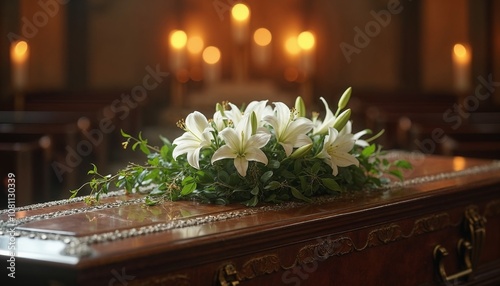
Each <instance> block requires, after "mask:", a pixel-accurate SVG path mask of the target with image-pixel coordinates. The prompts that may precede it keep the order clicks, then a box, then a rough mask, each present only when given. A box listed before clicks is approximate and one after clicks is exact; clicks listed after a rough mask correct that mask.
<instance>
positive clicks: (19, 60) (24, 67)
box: [10, 41, 29, 92]
mask: <svg viewBox="0 0 500 286" xmlns="http://www.w3.org/2000/svg"><path fill="white" fill-rule="evenodd" d="M28 58H29V46H28V43H26V42H25V41H17V42H13V43H12V44H11V47H10V59H11V62H12V86H13V88H14V90H16V91H21V92H22V91H23V90H24V89H25V88H26V85H27V81H28Z"/></svg>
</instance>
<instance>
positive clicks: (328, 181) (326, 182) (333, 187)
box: [321, 178, 342, 192]
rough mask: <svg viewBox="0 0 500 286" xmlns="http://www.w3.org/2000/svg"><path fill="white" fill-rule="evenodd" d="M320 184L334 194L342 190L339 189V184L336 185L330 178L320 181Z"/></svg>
mask: <svg viewBox="0 0 500 286" xmlns="http://www.w3.org/2000/svg"><path fill="white" fill-rule="evenodd" d="M321 183H323V185H324V186H325V187H327V188H328V189H329V190H332V191H335V192H340V191H342V188H341V187H340V185H339V183H337V181H335V180H334V179H332V178H323V179H321Z"/></svg>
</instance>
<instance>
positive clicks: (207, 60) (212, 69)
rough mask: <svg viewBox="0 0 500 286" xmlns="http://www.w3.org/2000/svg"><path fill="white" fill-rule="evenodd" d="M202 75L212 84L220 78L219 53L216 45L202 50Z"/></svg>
mask: <svg viewBox="0 0 500 286" xmlns="http://www.w3.org/2000/svg"><path fill="white" fill-rule="evenodd" d="M202 56H203V77H204V79H205V80H206V82H207V83H209V84H213V83H215V82H217V81H219V79H220V73H221V71H220V65H221V53H220V50H219V49H218V48H217V47H214V46H209V47H206V48H205V50H203V55H202Z"/></svg>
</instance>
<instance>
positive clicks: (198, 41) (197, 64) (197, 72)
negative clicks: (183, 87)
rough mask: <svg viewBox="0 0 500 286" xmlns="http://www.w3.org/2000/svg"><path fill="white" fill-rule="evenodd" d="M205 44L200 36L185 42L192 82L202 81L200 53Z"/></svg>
mask: <svg viewBox="0 0 500 286" xmlns="http://www.w3.org/2000/svg"><path fill="white" fill-rule="evenodd" d="M204 46H205V43H204V42H203V39H202V38H201V37H200V36H193V37H190V38H189V39H188V41H187V50H188V52H189V54H190V59H191V60H190V70H189V75H190V78H191V79H192V80H194V81H200V80H202V79H203V73H202V68H201V52H202V51H203V47H204Z"/></svg>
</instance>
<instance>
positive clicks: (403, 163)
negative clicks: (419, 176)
mask: <svg viewBox="0 0 500 286" xmlns="http://www.w3.org/2000/svg"><path fill="white" fill-rule="evenodd" d="M394 166H396V167H398V168H401V169H405V170H411V169H413V166H412V165H411V163H410V162H408V161H406V160H396V161H394Z"/></svg>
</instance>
